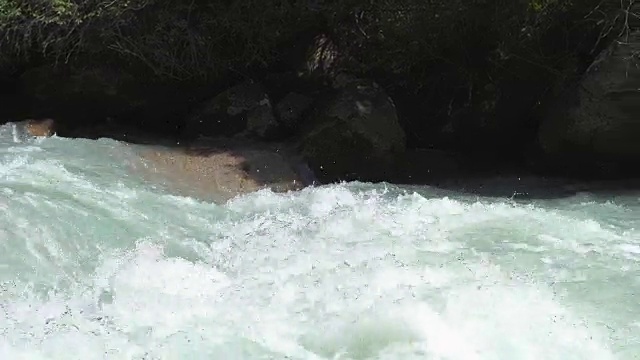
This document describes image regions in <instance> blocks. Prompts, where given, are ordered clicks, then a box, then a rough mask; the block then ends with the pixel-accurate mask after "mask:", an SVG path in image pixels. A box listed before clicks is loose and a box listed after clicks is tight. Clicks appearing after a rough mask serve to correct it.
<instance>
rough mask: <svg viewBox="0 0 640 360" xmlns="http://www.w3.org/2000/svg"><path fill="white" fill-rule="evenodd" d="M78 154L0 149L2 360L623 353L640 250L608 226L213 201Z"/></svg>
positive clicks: (453, 207) (299, 198)
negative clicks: (159, 186)
mask: <svg viewBox="0 0 640 360" xmlns="http://www.w3.org/2000/svg"><path fill="white" fill-rule="evenodd" d="M0 130H1V129H0ZM78 144H80V145H78ZM86 145H87V143H84V142H83V143H74V142H73V141H71V140H69V141H62V140H60V139H51V142H47V143H42V144H39V145H38V146H51V147H52V148H51V151H50V152H48V153H49V156H50V157H51V158H46V157H44V158H43V156H44V154H43V153H44V152H38V151H34V152H29V153H27V154H20V155H18V154H17V153H12V154H10V155H7V153H6V152H5V153H3V154H2V155H3V156H4V157H3V158H2V159H3V160H2V161H3V164H5V165H6V164H11V163H12V161H14V160H15V159H18V158H19V156H23V157H22V158H21V159H22V160H20V161H21V162H20V163H19V165H17V166H20V167H21V168H20V170H19V171H17V170H11V171H9V172H6V173H5V174H6V175H5V177H2V176H0V187H4V188H5V189H9V190H10V191H3V192H2V195H1V196H0V211H2V212H3V215H5V216H4V217H3V218H2V219H0V248H1V249H2V251H3V254H5V255H3V256H2V257H0V283H2V284H4V285H3V286H4V287H3V288H2V289H4V290H0V334H1V335H2V336H1V337H0V359H20V358H24V359H187V358H188V359H199V358H202V359H205V358H207V359H208V358H224V359H259V358H262V359H264V358H276V359H281V358H287V357H288V358H291V359H442V360H444V359H447V360H474V359H477V360H488V359H491V360H494V359H496V360H497V359H500V360H502V359H509V360H520V359H536V360H537V359H549V360H553V359H559V360H567V359H568V360H570V359H598V360H607V359H619V358H620V359H625V358H628V357H624V356H622V355H620V354H621V353H619V352H618V351H620V349H623V348H625V347H627V346H629V345H627V344H626V343H625V340H630V339H632V338H631V337H630V336H632V335H628V337H627V338H615V337H614V336H611V330H610V329H614V330H615V331H617V333H618V334H619V333H623V332H624V331H626V333H628V334H633V331H635V330H637V329H636V327H637V323H638V321H637V315H636V314H637V313H638V312H640V308H638V307H637V304H635V303H634V302H633V299H629V298H627V297H625V295H624V294H628V293H629V292H628V291H631V290H633V289H637V290H639V291H640V285H639V284H637V283H633V282H630V281H628V276H629V274H633V273H634V271H636V272H637V270H639V269H638V266H639V265H638V262H637V261H636V260H634V259H635V256H636V253H637V252H636V251H635V250H636V248H637V246H638V239H637V236H636V235H637V234H636V232H634V231H631V230H630V229H628V228H627V229H624V228H616V227H610V226H607V225H605V224H604V222H603V220H602V218H600V217H598V216H599V213H593V214H591V218H589V219H586V220H585V218H584V216H583V215H584V213H581V214H582V215H580V216H582V217H580V216H577V215H575V214H573V213H571V212H570V211H566V210H565V211H559V210H558V209H545V208H544V207H542V205H540V206H533V205H518V204H515V203H512V202H508V201H504V200H500V201H498V200H488V199H485V200H482V201H478V200H476V199H472V198H465V197H463V196H459V197H456V198H454V196H451V197H449V198H446V197H445V198H440V197H436V196H429V193H428V189H426V190H424V192H425V193H423V194H418V193H406V194H404V193H402V191H400V190H399V189H397V188H393V187H391V186H387V187H385V186H372V185H367V184H339V185H332V186H322V187H317V188H309V189H305V190H303V191H301V192H297V193H287V194H275V193H273V192H271V191H267V190H262V191H259V192H256V193H254V194H249V195H246V196H241V197H237V198H234V199H232V200H230V201H229V202H228V203H227V204H224V205H215V204H208V203H206V202H202V201H196V200H194V199H187V198H180V197H176V196H173V195H168V194H166V193H161V192H159V191H158V190H155V189H153V188H152V187H151V186H150V185H149V184H145V183H144V182H142V181H137V180H135V179H130V178H125V177H123V176H122V174H123V173H122V171H124V170H123V169H124V168H125V167H116V168H111V167H109V166H106V164H102V163H100V161H102V162H105V163H106V162H107V161H112V160H113V159H112V156H114V155H113V153H117V146H119V145H117V144H115V143H109V142H104V143H102V144H100V146H107V147H115V148H113V149H112V150H113V153H107V152H104V153H103V154H102V155H100V154H93V155H91V156H89V155H86V154H85V153H84V152H83V154H77V153H75V152H74V151H75V150H73V146H86ZM110 149H111V148H110ZM101 156H103V157H101ZM85 158H86V159H85ZM83 161H87V162H90V164H87V166H88V170H83V169H84V168H83V166H82V165H83ZM3 166H4V165H3ZM5 168H10V166H9V167H2V166H0V169H5ZM14 169H16V167H15V166H14ZM96 169H97V170H96ZM45 177H46V178H45ZM633 211H635V210H633ZM624 254H627V255H628V256H633V257H634V258H633V259H631V258H628V257H624V256H623V255H624ZM621 269H625V270H624V271H623V270H621ZM602 279H607V280H610V281H603V280H602ZM620 286H624V289H627V290H628V291H627V292H620V289H621V288H620ZM604 293H609V294H610V298H608V300H607V301H604V300H603V299H607V298H603V294H604ZM620 294H622V295H620ZM621 304H623V305H624V306H621ZM603 324H604V325H603ZM632 329H633V331H632ZM632 346H633V345H632ZM69 349H73V350H74V352H73V353H71V352H70V351H69ZM636 349H637V350H638V351H640V347H636ZM626 350H628V349H625V351H626ZM627 353H630V352H629V351H626V352H625V354H627ZM631 353H633V352H631ZM636 353H637V352H636Z"/></svg>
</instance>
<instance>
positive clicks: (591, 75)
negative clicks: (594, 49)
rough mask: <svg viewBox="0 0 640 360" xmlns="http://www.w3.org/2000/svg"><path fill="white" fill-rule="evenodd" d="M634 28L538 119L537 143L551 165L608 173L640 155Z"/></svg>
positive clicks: (638, 46)
mask: <svg viewBox="0 0 640 360" xmlns="http://www.w3.org/2000/svg"><path fill="white" fill-rule="evenodd" d="M638 52H640V32H639V31H635V32H632V33H630V34H629V35H628V37H625V38H624V39H622V38H621V39H618V41H614V42H613V43H612V44H611V45H610V46H609V47H608V48H607V49H606V50H605V51H603V53H602V54H601V55H600V56H599V57H598V59H597V60H596V61H595V62H594V63H593V64H592V65H591V67H590V68H589V69H588V71H587V72H586V74H585V75H584V76H583V77H582V79H581V81H580V83H579V84H578V86H576V87H575V88H573V89H571V90H570V91H569V96H568V98H569V99H570V100H571V101H569V102H567V101H566V100H567V99H566V98H562V99H561V100H560V101H559V104H556V106H555V108H554V109H553V111H552V112H551V115H550V116H549V117H547V118H546V119H545V120H544V121H543V122H542V124H541V127H540V129H539V132H538V139H539V146H540V149H541V152H542V156H543V157H544V160H542V162H543V163H544V162H547V163H550V165H551V166H552V167H556V168H558V169H569V170H570V171H572V172H576V171H577V172H583V173H587V174H600V175H605V174H607V173H610V174H607V175H613V174H616V173H626V172H627V171H634V170H635V171H637V169H635V167H636V166H637V160H638V159H640V141H638V138H639V137H640V60H639V59H638V57H637V56H636V55H635V54H637V53H638Z"/></svg>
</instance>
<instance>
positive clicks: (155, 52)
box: [0, 0, 634, 140]
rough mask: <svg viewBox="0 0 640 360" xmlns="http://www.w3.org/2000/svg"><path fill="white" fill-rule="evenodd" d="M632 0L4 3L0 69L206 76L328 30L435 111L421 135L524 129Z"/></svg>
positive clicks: (255, 63) (349, 65) (387, 80)
mask: <svg viewBox="0 0 640 360" xmlns="http://www.w3.org/2000/svg"><path fill="white" fill-rule="evenodd" d="M633 4H634V0H622V1H613V0H581V1H576V0H428V1H425V0H377V1H371V0H343V1H336V0H0V72H3V71H4V72H7V71H11V69H15V68H24V67H29V66H36V65H41V64H61V63H62V64H67V66H75V67H80V68H81V67H83V66H88V65H90V64H95V63H105V62H109V63H114V64H118V66H119V67H121V68H124V69H130V70H131V69H133V70H134V71H133V73H136V74H141V76H144V79H148V78H149V76H151V77H153V79H155V80H157V81H161V82H162V81H170V82H176V81H178V82H207V81H209V82H210V81H215V80H216V79H219V78H220V77H221V76H229V75H232V76H247V75H246V74H247V72H250V71H253V72H252V74H255V72H256V69H257V71H258V73H259V72H260V71H262V72H266V71H268V70H269V69H272V68H273V67H274V66H280V65H279V64H281V63H282V62H283V61H284V60H285V59H286V58H287V57H289V56H291V53H292V51H293V50H292V49H297V48H299V47H300V46H299V45H300V44H301V43H302V45H304V46H308V45H309V44H310V43H311V39H313V37H314V36H315V35H319V34H324V35H326V36H327V37H328V38H330V39H331V41H332V42H333V44H334V45H335V47H336V48H337V49H338V51H337V52H338V57H339V59H338V61H336V62H335V64H336V66H337V67H339V68H340V69H341V70H345V71H348V72H351V73H354V74H356V75H366V76H371V77H374V78H376V80H378V81H379V82H381V83H382V84H383V85H384V86H385V88H387V89H388V90H389V91H390V92H392V93H394V94H401V95H406V96H409V97H410V96H413V97H414V99H419V101H415V102H416V103H419V104H421V105H422V106H423V107H422V108H419V109H417V110H420V111H421V112H423V113H427V114H428V115H429V119H428V120H420V121H417V123H416V124H406V126H407V129H408V130H409V132H410V133H415V135H416V136H414V138H415V139H418V138H420V137H421V136H422V137H424V136H428V133H430V132H431V130H432V129H434V128H438V127H441V126H442V125H443V124H444V123H446V122H453V123H455V124H454V125H455V126H456V127H458V128H468V129H469V130H468V131H470V132H473V131H476V130H477V129H478V128H493V129H496V128H499V129H507V130H508V131H507V133H506V134H507V135H506V136H507V137H508V136H509V135H510V134H513V132H511V133H509V131H512V130H513V129H511V128H510V126H512V125H513V124H519V125H518V126H520V127H522V126H521V125H522V122H516V121H514V120H513V119H514V118H516V119H517V118H519V117H523V114H525V115H526V114H528V113H530V112H531V111H532V110H533V109H534V108H535V107H536V106H537V104H539V103H540V102H541V101H542V100H543V99H544V97H545V96H546V94H548V93H549V92H550V91H551V90H552V89H553V88H554V87H556V86H558V85H561V84H563V83H565V82H566V81H568V79H571V78H572V77H574V76H575V75H577V74H579V73H580V72H581V71H583V70H584V69H585V68H586V66H587V65H588V64H589V62H590V61H591V60H592V59H593V57H594V56H595V55H597V53H598V51H599V50H600V49H602V47H603V46H605V45H606V44H607V43H608V41H609V40H610V39H611V38H612V37H614V36H618V35H619V34H620V32H621V31H624V30H625V29H628V28H629V27H628V24H629V22H630V19H631V20H633V12H632V11H631V9H632V6H633ZM305 39H307V40H305ZM305 41H306V43H305ZM296 51H298V50H296ZM145 81H146V80H145ZM411 116H413V115H412V114H411V113H410V112H409V117H411ZM509 129H511V130H509ZM513 131H516V130H513ZM425 134H426V135H425ZM415 139H414V140H415Z"/></svg>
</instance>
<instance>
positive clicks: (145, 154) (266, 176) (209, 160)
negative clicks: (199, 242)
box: [140, 139, 315, 202]
mask: <svg viewBox="0 0 640 360" xmlns="http://www.w3.org/2000/svg"><path fill="white" fill-rule="evenodd" d="M140 153H141V155H142V158H143V160H144V161H145V162H146V163H147V165H148V166H147V169H148V170H150V172H149V173H148V174H149V175H155V176H159V177H160V179H161V180H163V182H164V183H165V184H166V185H167V187H168V188H169V189H170V190H171V191H174V192H176V193H178V194H180V195H186V196H193V197H196V198H199V199H204V200H210V201H216V202H221V201H226V200H228V199H230V198H232V197H234V196H237V195H240V194H245V193H249V192H253V191H257V190H260V189H271V190H272V191H275V192H286V191H293V190H300V189H302V188H304V187H306V186H308V185H313V183H314V182H315V178H314V176H313V174H312V173H311V172H310V171H309V170H308V168H306V166H305V164H304V163H302V162H301V161H300V159H299V158H298V157H296V156H295V155H294V154H293V153H292V152H290V151H288V150H287V149H286V148H285V147H284V146H282V145H278V144H259V143H249V142H242V141H234V140H231V139H211V140H206V139H202V140H200V141H198V142H196V143H194V144H192V145H191V146H189V147H188V148H149V147H143V148H142V149H141V151H140Z"/></svg>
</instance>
